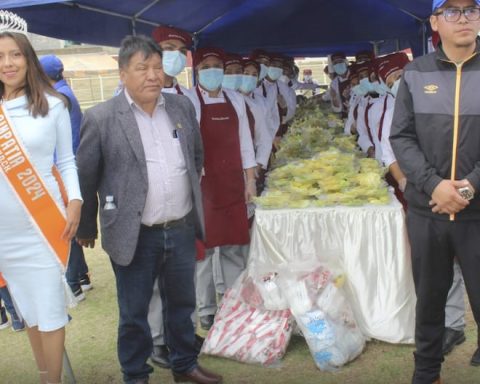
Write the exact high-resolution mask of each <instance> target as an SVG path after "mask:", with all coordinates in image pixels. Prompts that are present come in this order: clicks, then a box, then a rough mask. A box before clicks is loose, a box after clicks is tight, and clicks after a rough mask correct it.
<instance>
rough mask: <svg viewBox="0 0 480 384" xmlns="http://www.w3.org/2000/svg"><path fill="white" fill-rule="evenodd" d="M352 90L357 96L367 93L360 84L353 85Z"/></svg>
mask: <svg viewBox="0 0 480 384" xmlns="http://www.w3.org/2000/svg"><path fill="white" fill-rule="evenodd" d="M352 92H353V93H354V94H355V95H357V96H358V97H362V96H365V95H366V94H367V93H368V92H367V91H366V90H365V89H364V88H363V87H362V86H361V85H360V84H357V85H355V86H354V87H353V88H352Z"/></svg>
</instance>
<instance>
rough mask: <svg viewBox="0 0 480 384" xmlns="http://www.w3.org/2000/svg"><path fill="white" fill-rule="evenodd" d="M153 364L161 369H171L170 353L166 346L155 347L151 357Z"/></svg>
mask: <svg viewBox="0 0 480 384" xmlns="http://www.w3.org/2000/svg"><path fill="white" fill-rule="evenodd" d="M150 360H152V363H154V364H155V365H157V366H159V367H160V368H166V369H169V368H170V352H169V351H168V348H167V346H166V345H154V346H153V351H152V355H151V356H150Z"/></svg>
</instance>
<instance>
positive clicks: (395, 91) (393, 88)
mask: <svg viewBox="0 0 480 384" xmlns="http://www.w3.org/2000/svg"><path fill="white" fill-rule="evenodd" d="M400 80H401V78H399V79H397V80H395V82H394V83H393V85H392V88H391V89H390V92H391V93H392V95H393V96H395V97H397V92H398V87H399V86H400Z"/></svg>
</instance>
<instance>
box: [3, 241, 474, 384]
mask: <svg viewBox="0 0 480 384" xmlns="http://www.w3.org/2000/svg"><path fill="white" fill-rule="evenodd" d="M97 247H98V246H97ZM87 261H88V263H89V266H90V270H91V272H92V282H93V285H94V289H93V290H92V291H90V292H88V293H87V299H86V300H85V301H84V302H82V303H81V304H80V305H79V306H78V307H76V308H75V309H72V310H71V315H72V317H73V320H72V322H71V323H70V324H69V325H68V327H67V351H68V355H69V357H70V360H71V363H72V366H73V370H74V372H75V377H76V379H77V383H79V384H112V383H114V384H116V383H122V380H121V374H120V368H119V365H118V361H117V356H116V338H117V318H118V310H117V302H116V291H115V283H114V280H113V273H112V270H111V266H110V262H109V261H108V258H107V256H106V255H105V254H104V253H103V252H102V251H101V250H100V248H96V249H95V250H88V251H87ZM467 323H468V327H467V342H466V343H464V344H463V345H461V346H459V347H457V348H456V349H455V350H454V351H453V352H452V353H451V354H450V355H449V356H447V358H446V362H445V363H444V367H443V374H442V375H443V378H444V384H476V383H480V367H478V368H474V367H471V366H470V365H469V361H470V357H471V355H472V353H473V351H474V350H475V340H476V329H475V328H474V326H473V319H472V316H471V314H470V313H469V314H468V316H467ZM0 351H1V356H0V384H30V383H37V373H36V372H37V369H36V367H35V363H34V360H33V356H32V353H31V351H30V347H29V344H28V340H27V337H26V334H25V332H21V333H14V332H12V331H11V330H10V329H6V330H2V331H0ZM412 352H413V347H412V346H405V345H391V344H386V343H382V342H377V341H372V342H369V343H368V345H367V348H366V349H365V351H364V353H363V354H362V355H361V356H360V357H359V358H358V359H356V360H355V361H353V362H352V363H350V364H349V365H347V366H345V367H343V368H342V369H341V370H339V371H338V372H335V373H325V372H321V371H319V370H318V369H317V368H316V367H315V365H314V363H313V359H312V358H311V356H310V352H309V350H308V348H307V345H306V343H305V341H304V340H303V339H302V338H299V337H293V338H292V341H291V343H290V345H289V348H288V351H287V354H286V356H285V357H284V359H283V360H282V361H281V362H280V364H279V365H278V366H277V367H274V368H264V367H259V366H252V365H245V364H241V363H237V362H234V361H229V360H225V359H219V358H213V357H206V356H202V357H200V362H201V364H203V365H204V366H206V367H207V368H210V369H212V370H214V371H217V372H219V373H221V374H222V375H223V376H224V383H225V384H254V383H272V384H286V383H289V384H297V383H298V384H309V383H318V384H377V383H378V384H388V383H392V384H408V383H410V380H411V375H412V369H413V356H412ZM150 382H151V383H153V384H156V383H165V384H166V383H173V380H172V378H171V374H170V372H169V371H167V370H162V369H160V368H155V372H154V374H153V375H152V376H151V380H150Z"/></svg>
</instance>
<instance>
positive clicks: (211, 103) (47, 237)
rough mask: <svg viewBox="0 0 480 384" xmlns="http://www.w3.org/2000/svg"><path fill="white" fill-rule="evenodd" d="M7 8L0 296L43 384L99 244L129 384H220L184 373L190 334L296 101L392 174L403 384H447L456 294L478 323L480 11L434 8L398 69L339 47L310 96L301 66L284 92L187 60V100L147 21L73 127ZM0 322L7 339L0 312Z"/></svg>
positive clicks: (194, 342)
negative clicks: (332, 116)
mask: <svg viewBox="0 0 480 384" xmlns="http://www.w3.org/2000/svg"><path fill="white" fill-rule="evenodd" d="M1 12H2V18H1V20H3V21H6V22H2V21H0V97H1V100H2V102H1V105H0V165H1V169H2V172H1V177H0V194H1V196H2V198H1V199H0V211H1V212H2V215H1V216H0V236H1V241H0V254H1V255H2V256H1V257H0V272H1V273H2V276H3V278H4V280H3V279H2V280H1V281H0V283H1V284H0V297H1V298H2V299H3V301H4V303H5V307H6V309H7V311H8V312H9V314H10V317H11V320H12V327H13V329H14V330H22V329H24V328H26V330H27V333H28V337H29V340H30V343H31V347H32V351H33V353H34V357H35V361H36V363H37V366H38V370H39V378H40V382H41V383H42V384H45V383H50V384H53V383H59V382H61V372H62V357H63V351H64V340H65V325H66V324H67V323H68V321H69V316H68V313H67V304H68V301H69V300H72V301H78V300H82V299H84V297H85V296H84V291H87V290H89V289H91V287H92V284H91V282H90V278H89V271H88V266H87V264H86V262H85V256H84V253H83V250H82V247H94V246H95V242H96V239H97V238H98V237H99V232H101V242H102V247H103V249H104V250H105V251H106V253H107V254H108V256H109V258H110V261H111V264H112V268H113V272H114V275H115V281H116V287H117V300H118V306H119V326H118V343H117V352H118V359H119V362H120V366H121V370H122V374H123V380H124V382H125V383H136V384H141V383H148V380H149V375H150V374H151V373H152V371H153V367H152V366H151V365H150V364H149V363H148V362H149V360H150V361H151V362H153V363H154V364H156V365H158V366H160V367H162V368H168V369H171V371H172V375H173V379H174V381H175V382H193V383H199V384H202V383H203V384H215V383H221V382H222V380H223V379H222V376H221V375H219V374H217V373H214V372H211V371H209V370H207V369H205V368H204V367H202V366H201V365H200V364H199V363H198V360H197V358H198V355H199V353H200V349H201V346H202V342H203V339H202V337H200V336H199V335H198V334H197V333H196V327H197V324H198V325H199V326H200V327H201V328H202V329H204V330H209V329H210V328H211V327H212V325H213V323H214V321H215V313H216V312H217V304H218V302H219V299H221V297H222V296H223V294H224V293H225V292H226V290H228V289H229V288H231V287H232V286H233V284H234V282H235V280H236V279H237V278H238V277H239V275H240V274H241V273H242V271H243V270H244V269H245V268H246V265H247V258H248V248H249V243H250V227H251V224H252V216H253V214H254V205H253V198H254V197H255V196H257V195H258V194H259V193H261V192H262V190H263V188H264V182H265V175H266V173H267V172H268V170H269V168H270V160H271V158H272V156H274V154H275V151H276V150H277V149H278V148H279V146H281V138H282V136H283V135H284V134H285V133H286V132H287V131H288V124H289V122H290V121H291V120H292V119H293V117H294V115H295V111H296V107H297V96H296V90H298V89H306V90H312V91H313V94H314V96H313V97H315V99H316V100H317V102H319V103H327V102H328V103H330V105H331V109H332V112H333V113H337V114H338V115H340V116H341V117H342V118H343V119H344V122H345V134H346V135H356V136H357V137H358V141H357V142H358V146H359V148H360V150H362V151H363V152H364V153H365V156H368V157H371V158H375V159H377V160H378V161H379V162H380V163H381V164H382V165H384V166H385V167H386V168H387V169H388V173H387V175H386V181H387V182H388V183H389V184H390V185H391V186H392V187H393V188H394V190H395V194H396V196H397V197H398V199H399V201H401V202H402V204H403V206H404V208H405V210H406V212H407V228H408V233H409V238H410V244H411V249H412V266H413V276H414V281H415V288H416V293H417V309H416V331H415V342H416V351H415V372H414V375H413V379H412V382H413V383H414V384H423V383H429V384H430V383H441V379H440V368H441V363H442V362H443V356H444V355H445V354H447V353H449V352H451V350H452V349H453V348H454V347H455V346H456V345H458V344H460V343H462V342H463V341H465V334H464V327H465V307H464V282H465V286H466V290H467V293H468V296H469V299H470V303H471V307H472V311H473V314H474V318H475V321H476V322H477V324H478V323H479V321H480V290H479V288H480V287H479V286H478V284H479V283H478V279H477V278H476V275H477V272H478V271H479V269H480V268H479V267H480V255H479V254H478V251H477V249H478V247H476V246H475V241H476V234H478V232H479V231H480V225H479V222H478V220H479V216H478V215H479V213H478V210H479V208H478V205H479V200H478V197H477V195H476V193H475V191H478V190H479V188H480V170H479V169H478V167H479V166H478V164H479V161H480V152H479V150H478V141H477V140H478V133H477V130H476V129H475V127H476V124H477V120H478V111H477V109H478V103H476V100H477V98H476V97H475V90H476V89H477V88H476V83H477V82H478V80H476V78H475V75H476V72H477V71H478V69H477V68H478V67H479V66H480V56H479V55H478V50H479V47H478V45H477V39H476V36H477V34H478V32H479V31H480V1H472V0H447V1H433V7H432V16H431V19H430V22H431V26H432V29H433V30H434V31H435V32H437V33H438V35H439V37H440V43H439V46H438V47H437V49H436V51H435V52H434V53H432V54H429V55H426V56H424V57H421V58H418V59H416V60H414V61H413V62H412V63H410V59H409V57H408V55H407V54H406V53H405V52H395V53H391V54H388V55H384V56H379V57H375V55H374V53H373V52H370V51H361V52H358V53H357V54H356V55H355V60H354V61H349V60H348V59H347V56H346V55H345V54H344V53H342V52H336V53H333V54H332V55H330V56H329V65H328V66H327V67H326V69H325V71H326V73H327V74H328V76H329V77H330V78H331V80H332V81H331V85H330V88H329V90H328V91H327V92H325V93H323V94H319V95H315V93H317V91H318V84H317V83H316V82H314V81H313V78H312V73H311V71H309V70H306V71H304V72H303V75H304V77H303V80H304V82H303V83H302V82H299V81H298V77H299V70H298V67H297V66H296V65H295V62H294V59H293V57H288V56H286V55H284V54H279V53H272V52H266V51H264V50H262V49H256V50H254V51H253V52H251V53H250V54H249V55H248V56H247V57H242V56H240V55H238V54H235V53H230V52H225V51H224V50H222V49H220V48H218V47H202V48H198V49H196V50H194V51H193V52H192V56H193V69H194V78H195V79H196V84H195V85H194V87H192V88H191V89H186V88H185V87H183V86H182V85H180V84H179V83H178V82H177V79H176V76H177V75H178V74H180V73H181V72H182V70H183V69H184V68H185V65H186V62H187V54H188V51H189V50H192V48H193V41H192V36H191V35H190V34H189V33H188V32H186V31H183V30H181V29H178V28H175V27H167V26H160V27H157V28H155V29H154V31H153V33H152V37H146V36H127V37H125V39H124V40H123V41H122V43H121V47H120V50H119V55H118V64H119V72H120V80H121V87H120V89H119V92H118V94H117V95H116V96H114V97H113V98H111V99H110V100H108V101H106V102H103V103H100V104H98V105H97V106H95V107H93V108H90V109H88V110H87V111H86V112H85V113H84V114H83V115H82V112H81V110H80V106H79V103H78V101H77V99H76V98H75V96H74V94H73V92H72V90H71V89H70V88H69V87H68V85H67V83H66V81H65V79H64V78H63V64H62V63H61V61H60V60H59V59H58V58H57V57H56V56H54V55H48V56H45V57H42V58H41V59H40V60H39V59H38V58H37V56H36V54H35V52H34V50H33V48H32V46H31V44H30V42H29V40H28V37H27V26H26V23H25V22H24V21H23V20H22V19H21V18H19V17H18V16H16V15H14V14H12V13H9V12H4V11H1ZM2 23H3V24H2ZM476 137H477V139H475V138H476ZM98 217H99V221H97V218H98ZM98 224H99V225H98ZM462 274H463V276H462ZM10 295H11V297H10ZM12 298H13V300H12ZM69 298H70V299H69ZM0 315H1V322H0V329H2V328H4V327H6V326H7V325H8V318H7V317H6V311H5V308H3V306H1V304H0ZM471 363H472V365H480V349H477V350H476V352H475V353H474V355H473V357H472V359H471Z"/></svg>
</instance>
